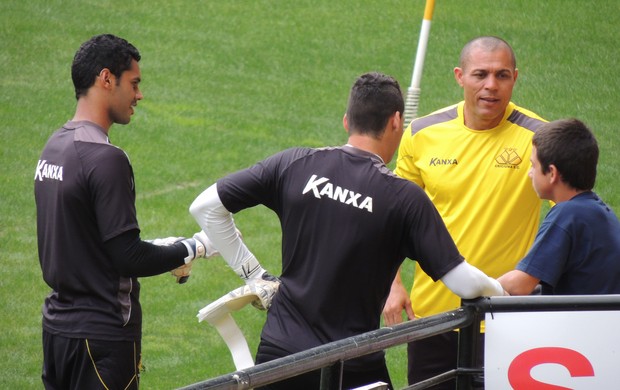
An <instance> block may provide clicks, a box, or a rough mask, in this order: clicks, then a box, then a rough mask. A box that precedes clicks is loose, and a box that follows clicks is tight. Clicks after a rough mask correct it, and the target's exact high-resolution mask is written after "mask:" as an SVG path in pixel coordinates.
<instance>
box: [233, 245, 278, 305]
mask: <svg viewBox="0 0 620 390" xmlns="http://www.w3.org/2000/svg"><path fill="white" fill-rule="evenodd" d="M235 272H236V273H237V275H239V277H240V278H241V279H242V280H243V281H244V282H245V284H246V285H247V286H248V287H249V288H250V289H251V291H252V292H255V293H256V294H257V295H258V297H259V299H257V300H256V301H253V302H252V306H254V307H256V308H257V309H260V310H267V309H269V307H270V306H271V300H272V299H273V297H274V295H276V293H277V292H278V288H279V287H280V283H281V282H280V279H279V278H277V277H276V276H273V275H271V274H270V273H269V272H267V271H266V270H265V269H264V268H263V267H262V266H261V265H260V263H259V262H258V260H256V258H255V257H251V258H250V259H248V260H246V262H245V263H243V264H242V265H241V267H239V268H237V269H235Z"/></svg>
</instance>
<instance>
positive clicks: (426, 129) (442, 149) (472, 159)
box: [395, 102, 545, 317]
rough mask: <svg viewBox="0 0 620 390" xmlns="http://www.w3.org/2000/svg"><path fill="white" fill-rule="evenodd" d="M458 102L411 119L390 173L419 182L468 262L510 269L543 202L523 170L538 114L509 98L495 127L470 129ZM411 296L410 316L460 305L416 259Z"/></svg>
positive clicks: (488, 269)
mask: <svg viewBox="0 0 620 390" xmlns="http://www.w3.org/2000/svg"><path fill="white" fill-rule="evenodd" d="M463 105H464V102H460V103H458V104H456V105H454V106H451V107H447V108H445V109H442V110H439V111H437V112H434V113H432V114H430V115H427V116H425V117H421V118H418V119H416V120H415V121H413V122H412V123H411V124H410V125H409V127H408V128H407V130H406V131H405V133H404V134H403V138H402V141H401V144H400V147H399V150H398V160H397V163H396V169H395V172H396V174H397V175H399V176H401V177H403V178H406V179H408V180H411V181H413V182H415V183H417V184H419V185H420V186H421V187H422V188H424V190H425V191H426V193H427V194H428V196H429V197H430V198H431V200H432V201H433V203H434V204H435V206H436V207H437V209H438V210H439V213H440V214H441V216H442V217H443V220H444V222H445V224H446V226H447V227H448V230H449V231H450V234H451V235H452V238H453V239H454V241H455V242H456V245H457V247H458V249H459V251H460V252H461V254H462V255H463V256H464V257H465V259H466V260H467V262H469V263H470V264H472V265H474V266H476V267H478V268H479V269H481V270H482V271H484V272H485V273H486V274H487V275H489V276H491V277H494V278H497V277H498V276H500V275H502V274H504V273H505V272H507V271H510V270H512V269H514V267H515V265H516V264H517V262H518V261H519V260H520V259H521V258H522V257H523V256H524V255H525V254H526V252H527V250H528V249H529V247H530V246H531V245H532V243H533V241H534V237H535V235H536V232H537V230H538V223H539V218H540V209H541V204H542V202H541V200H540V199H539V198H538V196H537V195H536V193H535V192H534V189H533V188H532V184H531V182H530V179H529V177H528V171H529V168H530V165H531V164H530V161H529V160H530V154H531V151H532V143H531V141H532V136H533V135H534V130H535V129H537V128H538V127H539V126H540V125H542V124H543V123H544V122H545V120H543V119H542V118H540V117H539V116H538V115H536V114H534V113H533V112H531V111H528V110H525V109H523V108H521V107H518V106H516V105H515V104H514V103H512V102H511V103H510V104H509V105H508V107H507V109H506V114H505V116H504V118H503V119H502V122H501V123H500V125H499V126H497V127H495V128H493V129H489V130H472V129H469V128H467V127H466V126H465V124H464V120H463ZM413 260H415V259H413ZM411 301H412V306H413V310H414V312H415V315H416V317H426V316H429V315H433V314H437V313H440V312H444V311H447V310H453V309H455V308H457V307H459V306H460V304H461V300H460V298H459V297H458V296H457V295H455V294H453V293H452V292H451V291H450V290H448V288H446V287H445V285H444V284H443V283H440V282H437V283H435V282H433V280H432V279H431V278H430V277H429V276H428V275H426V274H425V273H424V271H422V269H421V268H420V267H419V265H417V263H416V269H415V275H414V282H413V288H412V290H411Z"/></svg>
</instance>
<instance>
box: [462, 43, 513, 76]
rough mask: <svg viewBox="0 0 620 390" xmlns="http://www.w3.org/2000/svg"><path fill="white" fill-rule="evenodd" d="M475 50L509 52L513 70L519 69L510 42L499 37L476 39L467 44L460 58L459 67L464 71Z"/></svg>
mask: <svg viewBox="0 0 620 390" xmlns="http://www.w3.org/2000/svg"><path fill="white" fill-rule="evenodd" d="M475 49H480V50H482V51H485V52H494V51H498V50H507V51H508V52H509V53H510V57H511V58H512V65H513V70H514V69H516V68H517V60H516V58H515V53H514V51H513V50H512V47H510V45H509V44H508V42H506V41H504V40H503V39H501V38H498V37H491V36H485V37H478V38H474V39H472V40H471V41H469V42H467V43H466V44H465V46H464V47H463V50H461V57H460V58H459V66H460V67H461V68H462V69H466V68H467V65H468V63H469V59H470V56H471V54H472V52H473V51H474V50H475Z"/></svg>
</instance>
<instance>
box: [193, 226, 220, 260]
mask: <svg viewBox="0 0 620 390" xmlns="http://www.w3.org/2000/svg"><path fill="white" fill-rule="evenodd" d="M193 238H194V240H196V241H199V242H200V243H201V244H202V246H203V247H204V248H205V251H204V252H205V253H204V256H202V257H204V258H205V259H208V258H211V257H214V256H218V255H219V254H220V252H218V250H217V249H215V247H214V246H213V243H212V242H211V240H210V239H209V237H207V234H206V233H205V232H204V231H203V230H201V231H199V232H198V233H196V234H194V237H193Z"/></svg>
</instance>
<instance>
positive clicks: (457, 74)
mask: <svg viewBox="0 0 620 390" xmlns="http://www.w3.org/2000/svg"><path fill="white" fill-rule="evenodd" d="M454 79H455V80H456V82H457V83H458V84H459V85H460V86H461V87H462V86H463V69H461V68H459V67H458V66H457V67H456V68H454Z"/></svg>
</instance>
